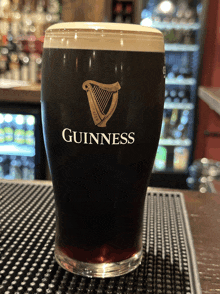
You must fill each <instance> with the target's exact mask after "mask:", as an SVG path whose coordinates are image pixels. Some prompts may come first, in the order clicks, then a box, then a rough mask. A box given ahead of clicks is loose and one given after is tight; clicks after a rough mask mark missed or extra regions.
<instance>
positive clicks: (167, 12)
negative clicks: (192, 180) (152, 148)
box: [140, 0, 207, 188]
mask: <svg viewBox="0 0 220 294" xmlns="http://www.w3.org/2000/svg"><path fill="white" fill-rule="evenodd" d="M205 2H207V1H198V0H169V1H164V0H146V1H144V0H143V1H142V10H141V12H140V16H141V17H140V18H141V21H140V24H141V25H143V26H151V27H154V28H157V29H159V30H160V31H162V33H163V34H164V38H165V57H166V90H165V104H164V116H163V123H162V130H161V136H160V142H159V147H158V150H157V155H156V159H155V163H154V168H153V174H152V177H151V183H150V184H151V185H152V186H161V187H173V188H187V183H186V179H187V174H188V167H189V165H190V164H191V163H192V160H193V143H194V132H195V122H196V120H195V118H196V105H197V85H198V71H199V66H200V52H201V47H202V46H201V39H202V38H204V36H203V35H202V31H203V30H202V29H201V28H202V27H203V26H204V15H205V13H204V9H205V5H204V3H205Z"/></svg>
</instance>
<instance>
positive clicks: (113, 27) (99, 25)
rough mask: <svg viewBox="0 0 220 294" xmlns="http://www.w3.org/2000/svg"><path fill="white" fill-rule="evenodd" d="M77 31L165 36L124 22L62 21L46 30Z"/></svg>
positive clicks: (150, 29)
mask: <svg viewBox="0 0 220 294" xmlns="http://www.w3.org/2000/svg"><path fill="white" fill-rule="evenodd" d="M73 31H74V32H75V31H82V32H83V31H84V32H91V31H93V32H95V31H96V32H100V31H102V32H111V33H113V32H114V33H121V34H126V33H129V34H141V35H157V37H161V38H163V34H162V33H161V32H160V31H159V30H157V29H155V28H152V27H146V26H141V25H139V24H124V23H111V22H62V23H57V24H54V25H52V26H50V27H49V28H47V30H46V34H48V33H53V32H60V33H61V32H63V33H71V32H73Z"/></svg>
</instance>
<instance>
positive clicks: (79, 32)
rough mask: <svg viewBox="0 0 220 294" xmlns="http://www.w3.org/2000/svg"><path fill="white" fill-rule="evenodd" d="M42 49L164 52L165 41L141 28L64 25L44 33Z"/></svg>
mask: <svg viewBox="0 0 220 294" xmlns="http://www.w3.org/2000/svg"><path fill="white" fill-rule="evenodd" d="M44 48H62V49H64V48H66V49H91V50H115V51H142V52H164V39H163V34H162V33H161V32H160V31H158V30H156V29H153V28H148V27H143V26H140V25H133V24H117V23H104V22H103V23H88V22H64V23H58V24H55V25H52V26H50V27H49V28H48V29H47V30H46V35H45V39H44Z"/></svg>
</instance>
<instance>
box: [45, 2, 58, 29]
mask: <svg viewBox="0 0 220 294" xmlns="http://www.w3.org/2000/svg"><path fill="white" fill-rule="evenodd" d="M60 12H61V6H60V3H59V1H57V0H49V3H48V5H47V14H46V21H47V22H48V23H50V24H52V23H56V22H58V21H59V20H60Z"/></svg>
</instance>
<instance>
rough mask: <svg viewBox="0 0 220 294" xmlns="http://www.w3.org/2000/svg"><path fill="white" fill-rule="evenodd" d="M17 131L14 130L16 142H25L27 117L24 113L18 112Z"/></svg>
mask: <svg viewBox="0 0 220 294" xmlns="http://www.w3.org/2000/svg"><path fill="white" fill-rule="evenodd" d="M14 126H15V131H14V142H15V144H17V145H19V146H20V145H24V144H25V119H24V115H22V114H17V115H15V123H14Z"/></svg>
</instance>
